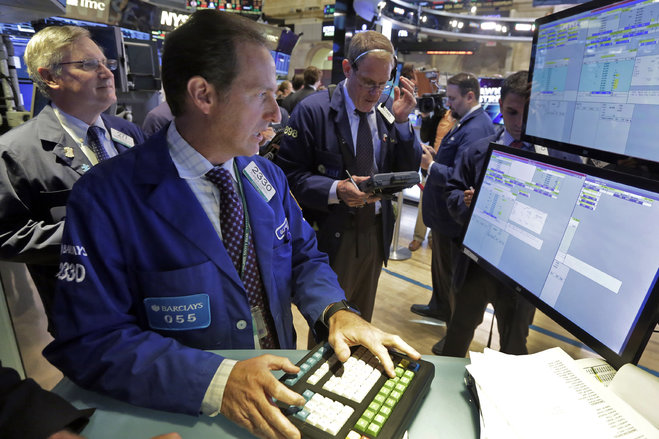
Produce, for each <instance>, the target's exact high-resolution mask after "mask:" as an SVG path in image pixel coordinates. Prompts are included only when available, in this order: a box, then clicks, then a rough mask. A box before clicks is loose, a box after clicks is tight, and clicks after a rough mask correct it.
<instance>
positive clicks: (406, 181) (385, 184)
mask: <svg viewBox="0 0 659 439" xmlns="http://www.w3.org/2000/svg"><path fill="white" fill-rule="evenodd" d="M419 181H421V179H420V178H419V173H418V172H416V171H404V172H388V173H385V174H375V175H374V176H372V177H371V178H369V179H368V180H364V181H363V182H361V183H359V185H358V187H359V190H360V191H362V192H364V193H367V194H373V195H379V196H381V197H382V198H385V199H387V198H393V195H394V194H395V193H398V192H400V191H402V190H403V189H407V188H410V187H412V186H414V185H415V184H418V183H419Z"/></svg>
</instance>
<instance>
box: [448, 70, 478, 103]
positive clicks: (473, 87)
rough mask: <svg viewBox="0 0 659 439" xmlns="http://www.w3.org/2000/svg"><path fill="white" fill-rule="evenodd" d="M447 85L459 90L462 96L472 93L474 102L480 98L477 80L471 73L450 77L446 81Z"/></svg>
mask: <svg viewBox="0 0 659 439" xmlns="http://www.w3.org/2000/svg"><path fill="white" fill-rule="evenodd" d="M446 84H447V85H455V86H456V87H458V88H459V89H460V94H461V95H462V96H464V95H466V94H467V93H469V92H470V91H473V92H474V95H475V97H476V100H477V101H478V100H479V99H480V96H481V86H480V84H479V83H478V78H476V76H474V75H472V74H471V73H464V72H463V73H458V74H457V75H454V76H451V77H450V78H448V80H447V81H446Z"/></svg>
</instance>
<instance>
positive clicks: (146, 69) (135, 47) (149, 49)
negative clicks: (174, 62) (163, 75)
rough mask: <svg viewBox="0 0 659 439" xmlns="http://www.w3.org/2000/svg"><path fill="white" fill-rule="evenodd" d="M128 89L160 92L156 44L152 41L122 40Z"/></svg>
mask: <svg viewBox="0 0 659 439" xmlns="http://www.w3.org/2000/svg"><path fill="white" fill-rule="evenodd" d="M124 49H125V51H126V64H127V78H128V88H129V89H130V90H152V91H153V90H160V88H161V81H160V62H159V61H158V48H157V43H156V42H155V41H152V40H143V39H129V38H124Z"/></svg>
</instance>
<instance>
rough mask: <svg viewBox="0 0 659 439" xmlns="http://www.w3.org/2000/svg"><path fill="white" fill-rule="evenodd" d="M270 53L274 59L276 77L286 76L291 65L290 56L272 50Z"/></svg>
mask: <svg viewBox="0 0 659 439" xmlns="http://www.w3.org/2000/svg"><path fill="white" fill-rule="evenodd" d="M270 53H271V54H272V57H273V58H274V59H275V71H276V73H277V75H281V76H288V69H289V67H290V65H291V56H290V55H288V54H286V53H282V52H277V51H274V50H271V51H270Z"/></svg>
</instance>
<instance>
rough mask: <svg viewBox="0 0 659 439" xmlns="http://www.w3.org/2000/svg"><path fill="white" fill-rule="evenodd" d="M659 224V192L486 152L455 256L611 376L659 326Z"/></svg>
mask: <svg viewBox="0 0 659 439" xmlns="http://www.w3.org/2000/svg"><path fill="white" fill-rule="evenodd" d="M657 224H659V182H656V181H651V180H646V179H642V178H640V177H636V176H632V175H629V174H622V173H617V172H614V171H608V170H604V169H600V168H596V167H593V166H586V165H583V164H581V163H574V162H567V161H564V160H559V159H554V158H552V157H549V156H545V155H540V154H536V153H532V152H527V151H521V150H519V149H513V148H508V147H505V146H501V145H497V144H494V143H493V144H491V145H490V150H489V153H488V156H487V158H486V161H485V166H484V169H483V175H482V176H481V184H480V185H479V187H478V188H477V190H476V194H475V198H474V200H473V201H472V205H471V216H470V220H469V222H468V223H467V225H466V226H465V231H464V237H463V246H464V252H465V253H466V254H467V255H468V256H470V257H471V258H472V259H474V260H476V261H477V262H478V264H479V265H481V266H483V267H484V268H485V269H487V270H488V271H490V272H491V273H492V274H493V275H494V276H495V277H497V278H498V279H499V280H501V281H502V282H503V283H504V284H506V285H508V286H509V287H510V288H511V289H512V290H515V291H517V292H519V293H520V294H522V295H523V296H524V297H526V298H527V299H528V300H529V301H530V302H532V303H533V304H534V305H536V306H537V307H538V308H539V309H540V310H541V311H542V312H544V313H545V314H547V315H548V316H549V317H550V318H552V319H553V320H555V321H556V322H557V323H559V324H560V325H561V326H563V327H564V328H565V329H567V330H568V331H570V332H571V333H572V334H574V335H575V336H576V337H577V338H579V339H580V340H581V341H583V342H584V343H585V344H586V345H588V346H589V347H590V348H592V349H593V350H594V351H595V352H597V353H598V354H600V355H601V356H602V357H603V358H604V359H605V360H606V361H607V362H608V363H609V364H611V366H613V367H615V368H619V367H620V366H622V365H623V364H625V363H637V362H638V360H639V358H640V356H641V354H642V352H643V349H644V348H645V345H646V343H647V341H648V339H649V337H650V335H651V333H652V330H653V328H654V327H655V325H656V323H657V319H658V318H659V315H658V311H657V310H658V307H659V286H658V285H657V276H658V274H659V234H657V233H656V226H657Z"/></svg>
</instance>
